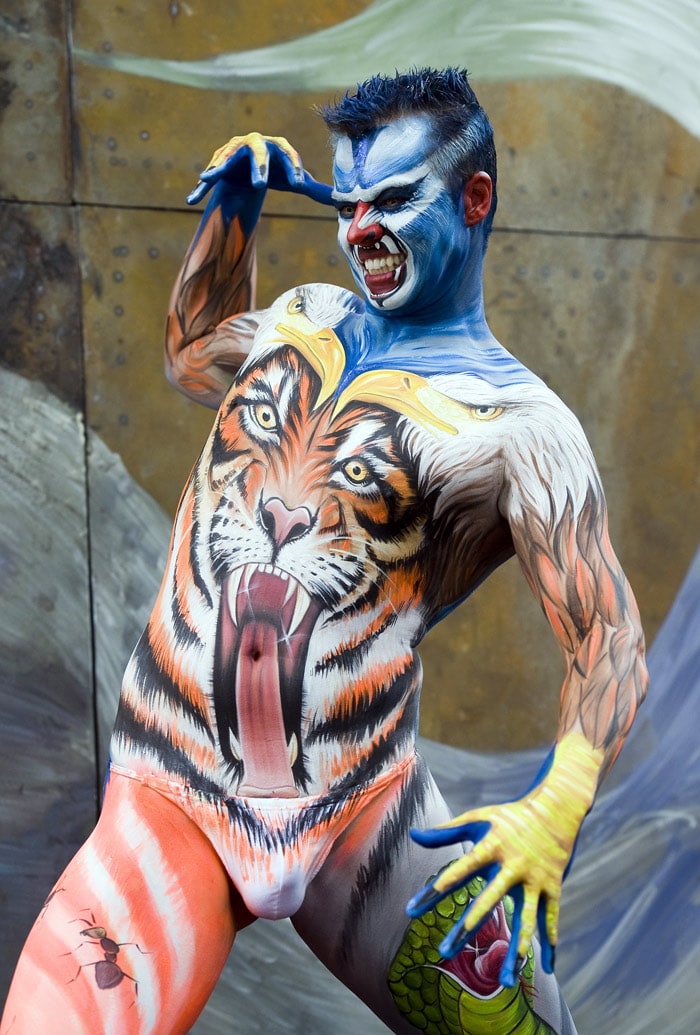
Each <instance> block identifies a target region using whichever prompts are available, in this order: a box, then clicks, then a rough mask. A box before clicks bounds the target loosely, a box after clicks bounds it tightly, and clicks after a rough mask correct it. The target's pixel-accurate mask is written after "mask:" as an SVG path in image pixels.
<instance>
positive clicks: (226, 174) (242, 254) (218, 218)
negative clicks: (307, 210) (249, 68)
mask: <svg viewBox="0 0 700 1035" xmlns="http://www.w3.org/2000/svg"><path fill="white" fill-rule="evenodd" d="M268 188H272V189H275V190H287V191H294V192H296V193H299V194H305V195H307V196H308V197H310V198H312V199H313V200H314V201H318V202H320V203H321V204H330V196H331V188H330V187H328V186H326V185H325V184H322V183H318V182H317V181H316V180H314V179H313V178H312V177H311V176H309V174H308V173H307V172H305V170H304V168H303V166H302V163H301V159H300V157H299V155H298V153H297V152H296V151H295V150H294V149H293V148H292V147H291V146H290V144H289V143H288V142H287V141H286V140H285V139H284V138H283V137H264V136H262V135H261V134H259V133H249V134H247V135H246V136H239V137H232V138H231V140H229V141H228V143H226V144H224V145H223V147H220V148H219V149H218V151H216V152H215V153H214V155H213V157H212V159H211V162H210V163H209V166H208V167H207V169H206V170H205V171H204V172H203V173H202V174H201V177H200V181H199V183H198V184H197V186H196V187H195V189H194V190H193V191H192V193H191V194H190V195H189V197H188V199H187V201H188V204H192V205H194V204H197V202H199V201H201V200H202V198H203V197H205V195H206V194H207V193H209V191H211V194H210V197H209V201H208V203H207V206H206V208H205V210H204V213H203V215H202V220H201V222H200V224H199V227H198V229H197V233H196V234H195V236H194V239H193V240H192V243H191V244H190V247H189V249H188V251H187V254H186V256H185V260H184V262H183V265H182V268H181V270H180V272H179V274H178V277H177V279H176V281H175V284H174V287H173V290H172V294H171V297H170V306H169V312H168V320H167V325H166V336H165V370H166V374H167V377H168V379H169V380H170V381H171V383H172V384H173V385H175V387H176V388H178V389H179V390H180V391H181V392H184V394H185V395H188V396H190V398H192V399H195V400H196V401H197V402H201V403H203V404H204V405H206V406H211V407H214V408H215V407H217V406H218V405H219V403H220V402H221V399H222V398H223V396H224V394H225V393H226V390H227V388H228V386H229V384H230V383H231V380H232V378H233V375H234V374H235V372H236V370H237V369H238V367H239V366H240V364H241V363H242V362H243V360H244V359H245V357H246V355H247V354H248V351H249V349H250V345H251V343H252V338H253V335H254V334H255V328H256V326H257V321H256V319H255V313H254V311H253V310H254V309H255V270H256V265H255V235H256V229H257V224H258V219H259V217H260V212H261V210H262V205H263V201H264V199H265V194H266V192H267V189H268Z"/></svg>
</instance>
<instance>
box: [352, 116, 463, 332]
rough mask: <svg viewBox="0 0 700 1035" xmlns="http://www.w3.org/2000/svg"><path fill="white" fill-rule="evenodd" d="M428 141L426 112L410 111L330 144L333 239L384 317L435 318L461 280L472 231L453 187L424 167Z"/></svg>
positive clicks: (429, 151) (429, 126) (450, 305)
mask: <svg viewBox="0 0 700 1035" xmlns="http://www.w3.org/2000/svg"><path fill="white" fill-rule="evenodd" d="M435 144H436V141H435V134H434V131H433V127H432V123H431V120H430V118H429V117H428V116H410V117H406V118H402V119H397V120H396V121H395V122H392V123H390V124H389V125H387V126H383V127H382V128H380V129H379V130H376V131H375V132H374V133H372V134H370V135H369V136H368V137H366V138H363V139H361V140H359V141H351V140H350V139H349V138H346V137H343V138H341V139H340V140H339V142H338V144H337V146H336V151H335V162H334V168H333V174H334V182H335V190H334V192H333V198H334V202H335V205H336V207H337V209H338V215H339V228H338V241H339V244H340V247H341V248H342V250H343V252H344V253H345V256H346V258H347V260H348V263H349V264H350V269H351V271H352V274H353V276H354V278H355V280H356V282H357V284H358V286H359V288H360V290H361V291H362V294H363V295H364V297H365V298H366V300H367V301H368V303H369V304H370V306H371V307H372V308H373V309H374V310H376V311H378V312H381V313H383V314H385V315H387V316H394V315H401V316H407V315H409V316H411V315H418V314H420V315H422V316H424V317H426V318H430V317H431V316H433V315H434V316H435V317H439V318H441V319H442V318H444V316H445V315H446V311H450V310H451V309H452V308H453V301H454V294H455V291H456V290H457V289H459V287H460V286H461V285H462V283H463V282H464V280H465V271H466V269H467V265H468V262H469V259H470V255H471V253H472V251H473V247H474V244H473V239H472V233H471V232H470V229H469V228H468V227H467V226H466V224H465V220H464V212H463V203H462V197H461V193H460V192H458V191H455V190H454V189H452V190H450V189H449V188H448V186H447V184H446V183H445V181H444V180H443V179H442V177H441V176H440V175H438V173H437V172H435V171H434V169H433V168H432V163H431V160H430V159H431V156H432V154H433V152H434V150H435ZM479 274H480V270H479ZM458 293H459V292H458Z"/></svg>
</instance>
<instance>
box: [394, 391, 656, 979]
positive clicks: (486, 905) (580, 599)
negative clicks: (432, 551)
mask: <svg viewBox="0 0 700 1035" xmlns="http://www.w3.org/2000/svg"><path fill="white" fill-rule="evenodd" d="M565 413H566V411H565ZM567 425H568V427H567ZM561 427H562V436H561V441H560V442H555V441H554V440H551V441H550V442H549V443H547V442H546V441H545V442H542V440H541V438H539V436H538V438H539V440H538V441H532V442H531V443H529V447H530V448H528V447H527V446H526V447H525V448H522V446H523V444H522V443H521V444H520V447H521V448H518V450H517V451H516V450H513V455H512V456H511V457H508V458H507V459H506V469H507V474H506V482H505V489H504V492H503V494H502V498H501V510H502V513H503V514H504V517H506V519H507V520H508V522H509V524H510V528H511V533H512V537H513V543H514V546H515V550H516V553H517V555H518V558H519V560H520V563H521V566H522V568H523V571H524V573H525V576H526V578H527V580H528V582H529V584H530V586H531V588H532V590H533V592H534V593H535V595H536V596H537V598H538V599H539V601H540V603H541V605H542V608H543V610H544V612H545V614H546V616H547V618H548V620H549V622H550V625H551V627H552V630H553V632H554V635H555V637H556V639H557V641H558V643H559V645H560V647H561V649H562V653H563V656H564V662H565V666H566V673H565V678H564V683H563V686H562V691H561V701H560V714H559V724H558V730H557V739H556V743H555V745H554V748H553V749H552V752H551V753H550V755H549V757H548V759H547V762H546V763H545V766H544V767H543V769H542V771H541V772H540V774H538V777H537V779H536V780H535V782H534V784H533V786H532V787H531V788H530V790H529V791H528V792H527V793H526V794H525V795H524V796H523V797H522V798H520V799H518V800H517V801H514V802H508V803H506V804H503V805H496V806H490V807H485V808H480V809H474V810H471V811H469V812H467V813H464V814H463V815H461V816H458V817H457V818H456V819H454V820H453V821H452V822H451V823H449V824H445V825H444V827H441V828H438V829H436V830H433V831H415V832H414V837H415V838H416V840H418V841H419V842H420V843H422V844H425V845H429V846H431V845H432V846H437V845H438V844H446V843H455V842H458V841H463V840H466V841H471V842H473V847H472V848H471V849H470V850H469V851H468V852H467V853H466V854H465V855H464V856H463V857H462V858H461V859H459V860H457V862H455V863H453V864H452V865H451V866H450V867H448V868H447V869H446V870H444V871H443V872H442V873H441V874H440V875H439V876H438V878H436V880H435V881H433V882H432V883H431V885H429V886H428V887H427V888H424V889H423V891H421V892H419V894H418V895H416V896H415V898H414V899H412V901H411V903H410V904H409V912H410V913H411V914H412V915H419V914H420V913H422V912H424V911H425V910H426V909H428V908H430V907H431V906H432V905H434V904H435V903H436V902H437V901H438V900H439V899H440V898H442V897H443V896H444V895H445V894H448V893H449V891H451V890H453V889H454V888H455V887H457V886H458V885H460V884H463V883H464V882H465V880H467V879H468V878H470V877H471V876H473V875H474V874H475V873H480V874H483V875H484V876H486V877H487V884H486V886H485V888H484V890H483V891H482V892H481V894H480V895H479V896H478V897H477V898H476V900H475V901H474V902H473V904H472V905H471V907H470V908H469V909H468V911H467V913H466V914H465V916H464V917H463V919H462V922H461V923H460V924H459V925H457V926H456V927H455V928H454V929H453V931H452V932H451V933H450V935H448V937H447V939H445V942H443V945H442V946H441V951H443V952H444V953H445V955H453V954H454V953H455V952H457V951H459V949H460V948H461V947H462V945H464V943H465V942H466V940H467V939H468V938H469V937H470V936H471V934H472V933H473V932H474V930H475V929H476V928H477V927H478V926H479V924H480V923H481V922H482V921H483V920H484V919H485V918H486V917H487V916H488V914H489V912H490V911H491V910H492V909H493V907H494V906H495V905H496V903H497V902H498V901H500V899H501V898H503V896H504V895H505V894H508V893H510V894H511V895H512V896H513V898H514V900H515V905H516V910H515V924H514V929H513V936H512V944H511V952H510V953H509V955H508V958H507V959H506V961H505V964H504V966H503V970H502V972H501V978H502V980H503V981H504V983H507V984H512V983H513V982H514V980H515V978H516V970H517V963H518V959H520V958H523V957H525V955H526V953H527V949H528V946H529V944H530V940H531V938H532V935H533V933H534V930H535V927H538V928H539V931H540V939H541V946H542V958H543V965H544V967H545V969H547V970H551V968H552V966H553V950H554V946H555V944H556V942H557V927H558V912H559V898H560V894H561V883H562V880H563V878H564V876H565V874H566V871H567V869H568V866H569V863H570V859H571V855H572V853H573V850H574V847H575V843H576V838H577V836H578V832H579V829H580V826H581V824H582V822H583V820H584V818H585V816H586V814H587V813H588V811H589V809H590V808H591V805H592V804H593V799H594V797H595V794H596V791H597V789H598V786H599V784H600V782H601V780H602V779H603V777H604V776H605V773H606V772H607V771H608V769H609V768H610V766H611V765H612V764H613V762H614V760H615V758H616V757H617V755H618V753H619V751H620V749H621V747H622V744H623V742H624V739H625V737H626V735H627V733H628V731H629V728H630V726H631V724H632V721H633V719H634V715H635V712H636V710H637V707H638V706H639V704H640V702H641V701H642V699H643V697H644V695H645V692H646V683H647V676H646V667H645V663H644V639H643V634H642V630H641V624H640V620H639V613H638V610H637V605H636V603H635V600H634V597H633V595H632V592H631V590H630V587H629V584H628V582H627V579H626V578H625V575H624V573H623V571H622V568H621V566H620V563H619V561H618V560H617V558H616V556H615V553H614V551H613V549H612V546H611V544H610V540H609V536H608V527H607V511H606V505H605V499H604V496H603V491H602V488H601V486H600V481H599V478H598V474H597V471H596V469H595V464H594V462H593V459H592V457H591V455H590V450H589V448H588V445H587V443H586V441H585V438H584V437H583V432H582V431H581V430H580V428H579V427H578V424H577V422H576V421H575V419H574V418H573V417H572V415H570V414H568V413H566V417H565V419H564V424H563V426H561ZM564 428H566V431H564ZM553 443H554V444H553Z"/></svg>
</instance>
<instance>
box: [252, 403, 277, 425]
mask: <svg viewBox="0 0 700 1035" xmlns="http://www.w3.org/2000/svg"><path fill="white" fill-rule="evenodd" d="M253 415H254V417H255V419H256V421H257V422H258V424H259V425H260V427H261V428H262V429H263V431H274V430H275V428H276V427H277V414H276V413H275V411H274V409H273V408H272V406H269V405H268V404H267V403H258V404H257V405H256V406H254V407H253Z"/></svg>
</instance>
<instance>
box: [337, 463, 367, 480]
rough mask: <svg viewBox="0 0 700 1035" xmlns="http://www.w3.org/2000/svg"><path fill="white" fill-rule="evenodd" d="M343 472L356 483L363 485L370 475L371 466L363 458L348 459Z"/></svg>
mask: <svg viewBox="0 0 700 1035" xmlns="http://www.w3.org/2000/svg"><path fill="white" fill-rule="evenodd" d="M343 473H344V474H345V477H346V478H347V479H348V480H349V481H351V482H354V484H355V485H361V484H362V483H363V482H366V481H367V480H368V479H369V477H370V472H369V467H368V466H367V464H365V463H363V462H362V460H348V461H347V463H346V464H343Z"/></svg>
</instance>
